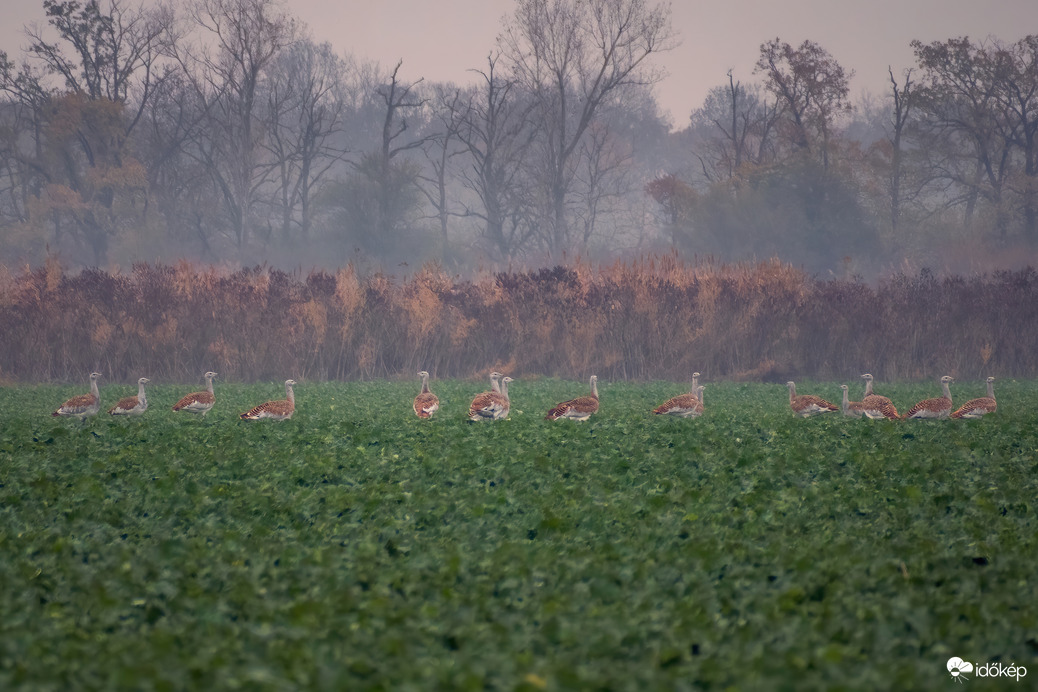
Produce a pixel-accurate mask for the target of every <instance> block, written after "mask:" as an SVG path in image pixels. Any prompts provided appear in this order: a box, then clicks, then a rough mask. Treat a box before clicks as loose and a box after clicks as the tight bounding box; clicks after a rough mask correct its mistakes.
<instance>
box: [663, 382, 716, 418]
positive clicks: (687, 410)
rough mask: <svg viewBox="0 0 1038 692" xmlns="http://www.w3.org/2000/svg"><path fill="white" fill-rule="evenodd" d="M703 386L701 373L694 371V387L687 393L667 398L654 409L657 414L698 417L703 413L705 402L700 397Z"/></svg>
mask: <svg viewBox="0 0 1038 692" xmlns="http://www.w3.org/2000/svg"><path fill="white" fill-rule="evenodd" d="M701 389H702V388H701V387H700V385H699V373H698V372H694V373H692V389H690V390H689V392H688V393H687V394H679V395H678V396H675V397H672V398H670V399H667V400H666V401H664V402H663V403H662V404H660V405H659V406H657V407H656V408H654V409H653V411H652V412H653V413H655V414H656V415H657V416H677V417H678V418H696V417H697V416H699V415H702V413H703V402H702V400H701V399H700V398H699V396H700V392H701Z"/></svg>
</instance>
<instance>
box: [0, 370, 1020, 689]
mask: <svg viewBox="0 0 1038 692" xmlns="http://www.w3.org/2000/svg"><path fill="white" fill-rule="evenodd" d="M800 384H801V388H802V389H803V391H805V392H812V393H817V394H821V395H826V394H829V395H830V396H831V397H833V398H835V397H836V394H837V393H838V391H839V390H838V389H837V388H836V386H835V385H834V384H818V383H809V382H804V383H800ZM415 385H416V383H415V382H411V381H408V382H377V383H351V384H341V383H329V384H305V383H304V384H302V385H300V386H298V387H297V403H298V407H299V408H298V411H297V413H296V416H295V417H294V418H293V419H292V420H290V421H286V422H283V423H247V422H244V421H239V420H237V418H236V416H237V414H238V413H239V412H241V411H244V410H246V409H247V408H248V407H250V406H252V405H253V404H255V403H258V402H259V401H262V400H264V399H265V398H269V397H270V396H271V395H274V394H276V393H277V392H278V391H279V385H277V384H273V383H271V384H264V385H249V386H243V385H233V384H227V383H223V384H221V385H219V389H218V392H217V396H218V400H217V405H216V408H215V409H214V410H213V411H212V412H211V413H210V414H209V416H208V417H207V418H204V419H200V418H196V417H186V416H184V415H183V414H174V413H173V412H171V411H170V410H169V405H171V404H172V402H173V401H175V400H176V398H178V397H179V396H180V395H181V394H183V393H184V391H185V388H184V387H179V386H178V387H173V386H169V385H154V386H152V387H150V388H149V390H148V398H149V401H150V402H151V406H152V408H151V409H150V410H149V411H148V412H147V413H146V414H145V415H144V416H143V417H142V418H141V419H139V420H130V421H121V420H120V421H115V420H112V419H110V418H109V417H106V416H100V417H98V418H96V419H93V420H90V421H88V422H87V423H86V424H85V425H84V426H79V424H78V423H75V422H69V421H63V420H61V421H59V420H55V419H52V418H51V417H50V416H49V412H50V411H51V410H52V409H53V408H54V406H55V404H56V402H59V401H61V400H62V399H63V398H64V397H66V396H68V395H70V394H73V393H77V392H78V389H72V388H67V387H64V388H56V387H50V386H46V387H23V388H17V389H10V388H9V389H4V390H0V420H2V422H3V423H2V428H0V583H3V584H4V588H3V589H2V590H0V611H2V612H3V613H4V617H3V618H2V619H0V688H3V689H83V688H88V689H100V688H133V689H227V688H237V687H242V688H245V689H255V690H282V689H296V688H309V689H328V690H332V689H334V690H341V689H394V690H396V689H416V690H417V689H451V690H453V689H486V688H493V689H539V688H545V687H546V688H548V689H637V688H643V689H687V688H692V687H706V688H731V689H760V688H769V689H798V690H799V689H866V688H868V689H877V688H878V689H882V688H887V687H892V686H897V687H899V688H905V689H909V688H911V689H919V688H932V689H938V688H944V687H946V686H947V684H948V681H947V680H945V679H944V676H945V675H947V673H946V671H945V670H944V662H945V661H946V660H947V659H948V658H949V657H950V656H952V655H956V656H962V657H964V658H967V659H968V660H973V661H989V660H994V659H996V658H998V659H999V660H1001V661H1002V662H1004V663H1008V662H1010V661H1015V662H1016V663H1018V664H1024V665H1027V664H1028V663H1033V662H1034V660H1035V654H1036V647H1038V616H1036V612H1035V610H1034V607H1033V604H1034V602H1035V596H1036V594H1035V590H1034V586H1033V572H1034V563H1033V556H1034V555H1035V554H1036V552H1038V537H1036V532H1035V511H1036V508H1035V497H1038V480H1036V478H1038V474H1036V471H1038V466H1036V463H1035V458H1036V456H1038V425H1036V423H1038V421H1036V420H1035V414H1034V409H1033V407H1031V406H1030V402H1033V401H1034V398H1035V395H1036V394H1038V385H1036V384H1035V383H1033V382H1027V383H1022V382H1012V381H1000V382H999V387H998V396H999V402H1000V410H999V412H998V413H997V414H995V415H992V416H988V417H987V418H985V419H983V420H980V421H932V422H931V421H920V422H911V423H910V422H903V423H891V422H887V421H863V420H850V419H845V418H841V417H837V416H829V417H824V418H813V419H808V420H801V419H797V418H795V417H793V415H792V413H791V412H790V411H789V409H788V406H787V405H786V401H787V399H786V390H785V388H784V387H782V386H780V385H747V384H716V383H708V387H707V393H706V402H707V411H706V413H705V415H704V416H703V417H702V418H700V419H697V420H693V421H689V420H674V419H660V418H656V417H654V416H652V415H651V414H649V413H648V412H649V411H650V410H651V409H652V407H653V406H655V405H657V404H658V403H660V402H661V401H663V400H664V399H666V398H668V397H670V396H673V395H674V394H678V393H681V391H682V386H680V385H674V384H669V383H652V384H647V385H628V384H612V383H608V382H604V383H600V385H599V387H600V393H601V395H602V410H601V412H600V413H599V414H598V415H596V416H594V417H593V418H592V419H591V420H590V421H589V422H587V423H575V422H572V421H560V422H557V423H549V422H546V421H544V420H542V417H543V415H544V412H545V411H546V410H547V409H548V408H549V407H550V406H551V405H552V404H554V403H556V402H557V401H559V400H561V399H564V398H569V397H571V396H574V395H575V394H577V393H579V392H581V391H583V389H584V387H585V386H586V384H581V383H572V382H560V381H557V380H540V381H524V380H519V381H517V382H516V383H514V384H513V386H512V392H511V393H512V399H513V409H512V415H511V417H510V419H509V420H506V421H501V422H497V423H481V424H476V423H468V422H466V421H465V420H464V412H465V409H466V407H467V405H468V402H469V400H470V398H471V396H472V395H473V394H475V393H476V392H478V391H480V390H481V389H483V388H484V384H483V383H473V382H465V381H439V382H433V390H434V391H435V392H436V393H437V394H438V395H439V397H440V400H441V411H440V412H439V413H437V415H436V416H435V417H434V418H433V419H432V420H429V421H420V420H418V419H417V418H415V417H414V415H413V413H412V412H411V411H410V400H411V398H412V397H413V396H414V394H415V393H416V391H417V389H416V386H415ZM960 388H961V389H964V388H965V385H962V386H961V387H960ZM960 388H957V389H956V390H955V391H954V392H953V393H955V394H956V395H959V396H960V398H965V396H966V394H965V393H964V392H963V393H960V392H959V389H960ZM121 390H122V387H118V386H116V385H108V386H105V387H103V388H102V397H103V399H104V400H105V401H110V400H113V399H114V398H115V397H116V396H118V395H120V394H121V393H123V392H122V391H121ZM881 391H882V393H884V394H887V395H889V396H891V397H892V398H893V399H894V400H895V402H896V403H897V404H898V405H899V406H904V405H905V404H907V403H909V402H912V401H915V400H917V399H919V398H923V397H925V396H930V395H932V394H933V386H932V385H927V384H920V385H891V386H884V387H882V389H881ZM979 393H981V392H980V391H979V387H978V394H979Z"/></svg>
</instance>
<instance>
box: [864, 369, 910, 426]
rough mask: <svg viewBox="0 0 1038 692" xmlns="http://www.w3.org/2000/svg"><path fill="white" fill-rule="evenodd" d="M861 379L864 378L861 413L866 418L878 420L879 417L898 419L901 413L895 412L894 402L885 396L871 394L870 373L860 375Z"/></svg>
mask: <svg viewBox="0 0 1038 692" xmlns="http://www.w3.org/2000/svg"><path fill="white" fill-rule="evenodd" d="M861 379H863V380H865V394H864V395H863V396H862V398H861V411H862V413H864V414H865V416H866V417H867V418H871V419H873V420H879V419H881V418H886V419H888V420H900V419H901V415H900V414H899V413H898V412H897V407H896V406H894V402H892V401H891V400H890V399H888V398H887V397H885V396H880V395H879V394H873V392H872V375H870V374H869V373H865V374H864V375H862V376H861Z"/></svg>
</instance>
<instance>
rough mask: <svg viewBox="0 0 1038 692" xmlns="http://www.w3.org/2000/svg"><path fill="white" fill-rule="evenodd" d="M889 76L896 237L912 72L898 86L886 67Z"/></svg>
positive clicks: (892, 222) (892, 212)
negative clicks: (891, 100)
mask: <svg viewBox="0 0 1038 692" xmlns="http://www.w3.org/2000/svg"><path fill="white" fill-rule="evenodd" d="M887 72H888V73H889V74H890V85H891V97H892V99H893V108H892V109H891V112H890V117H891V122H890V134H889V142H890V178H889V186H888V190H889V197H890V228H891V230H892V231H893V232H894V234H895V235H896V234H897V232H898V230H899V229H900V226H901V213H902V204H903V197H904V189H903V188H904V161H903V159H904V150H903V147H904V144H903V142H902V140H903V138H904V136H905V129H906V127H907V125H908V122H909V118H910V116H911V112H912V98H911V97H912V86H913V84H912V70H910V69H909V70H905V80H904V83H903V84H899V83H898V81H897V79H896V78H895V77H894V70H893V69H892V68H890V67H887Z"/></svg>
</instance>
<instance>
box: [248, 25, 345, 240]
mask: <svg viewBox="0 0 1038 692" xmlns="http://www.w3.org/2000/svg"><path fill="white" fill-rule="evenodd" d="M345 73H346V66H345V64H344V63H343V61H342V60H341V59H340V58H339V57H338V56H336V55H335V53H334V51H333V50H332V48H331V46H330V45H329V44H327V43H325V44H321V45H315V44H314V43H313V42H311V41H299V42H298V43H296V44H294V45H292V46H289V47H288V48H286V49H285V50H284V51H283V52H282V53H281V54H280V55H279V56H278V57H277V58H276V59H275V61H274V63H273V64H272V66H271V70H270V79H269V81H268V83H267V85H266V86H265V89H264V90H265V92H266V100H267V104H266V117H265V120H266V134H267V136H266V138H265V139H264V140H263V141H262V146H263V148H264V149H266V151H267V153H268V163H267V165H268V167H269V170H270V179H271V185H272V186H273V188H274V194H273V195H271V196H270V198H269V204H270V206H271V207H272V208H273V209H274V210H275V212H276V213H275V216H276V219H277V221H278V222H279V226H280V233H281V237H282V239H284V240H289V239H291V238H292V236H293V230H294V229H298V231H299V234H300V237H301V238H302V239H304V240H305V239H307V238H308V237H309V236H310V230H311V227H312V225H313V197H314V192H315V190H316V188H317V186H318V185H319V184H320V182H321V180H322V179H323V178H324V177H325V175H327V174H328V172H329V171H330V170H331V169H332V167H333V166H334V165H335V164H336V163H337V162H339V161H341V160H342V159H343V158H344V157H345V155H346V150H345V148H344V147H343V146H342V145H341V144H340V137H339V135H340V134H341V133H342V127H343V123H342V119H343V117H344V114H345V111H346V104H345V102H344V100H343V98H342V88H341V80H342V78H343V76H344V75H345Z"/></svg>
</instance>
